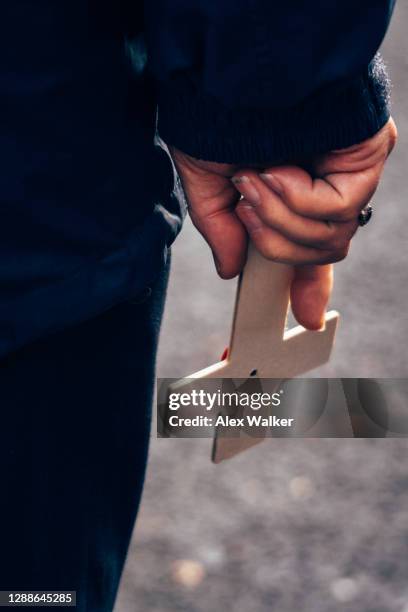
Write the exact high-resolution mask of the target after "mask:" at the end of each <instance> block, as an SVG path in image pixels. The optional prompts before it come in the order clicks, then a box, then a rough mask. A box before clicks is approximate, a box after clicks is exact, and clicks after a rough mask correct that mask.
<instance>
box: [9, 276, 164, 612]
mask: <svg viewBox="0 0 408 612" xmlns="http://www.w3.org/2000/svg"><path fill="white" fill-rule="evenodd" d="M166 284H167V269H166V270H165V271H163V272H162V274H161V275H160V277H159V278H158V280H157V281H156V282H155V284H154V285H153V287H152V293H151V295H150V297H148V296H146V294H145V293H144V294H142V295H141V296H138V298H137V299H136V300H135V301H134V302H132V303H130V302H127V303H125V304H122V305H119V306H117V307H115V308H113V309H111V310H110V311H109V312H106V313H104V314H102V315H100V316H98V317H97V318H95V319H93V320H91V321H87V322H85V323H82V324H81V325H78V326H77V327H76V328H71V329H67V330H65V331H63V332H61V333H58V334H54V335H52V336H49V337H48V338H45V339H43V340H42V341H39V342H37V343H35V344H32V345H30V346H27V347H25V348H24V349H22V350H20V351H19V352H17V353H15V354H13V355H10V356H9V357H8V358H6V359H4V360H2V361H1V362H0V427H1V430H0V590H17V591H18V590H35V591H41V590H47V591H53V590H76V591H77V610H80V611H81V612H82V611H87V612H88V611H92V612H103V611H108V610H111V609H112V607H113V604H114V600H115V595H116V591H117V587H118V583H119V579H120V575H121V572H122V569H123V565H124V561H125V557H126V552H127V548H128V544H129V539H130V536H131V533H132V528H133V525H134V521H135V518H136V513H137V510H138V506H139V501H140V497H141V492H142V487H143V480H144V473H145V465H146V455H147V448H148V439H149V435H150V421H151V402H152V393H153V383H154V363H155V355H156V346H157V338H158V332H159V327H160V321H161V317H162V310H163V302H164V295H165V289H166ZM21 609H23V608H21ZM41 609H42V608H41ZM44 609H49V608H44ZM135 609H137V605H136V603H135Z"/></svg>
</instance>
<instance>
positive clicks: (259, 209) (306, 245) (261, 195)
mask: <svg viewBox="0 0 408 612" xmlns="http://www.w3.org/2000/svg"><path fill="white" fill-rule="evenodd" d="M396 138H397V132H396V128H395V124H394V122H393V121H392V119H390V120H389V121H388V123H387V124H386V125H385V126H384V127H383V128H382V129H381V130H380V131H379V132H378V133H377V134H375V135H374V136H373V137H372V138H370V139H368V140H366V141H364V142H362V143H359V144H357V145H354V146H352V147H349V148H347V149H342V150H338V151H333V152H331V153H328V154H327V155H324V156H321V157H320V158H318V159H314V160H307V161H308V165H307V167H308V171H306V170H305V169H304V167H302V166H301V165H290V166H289V165H288V166H276V167H273V168H268V169H266V170H263V171H262V172H261V174H259V173H258V171H256V170H254V169H251V168H249V169H248V168H247V169H240V168H238V167H237V166H233V165H229V164H216V163H213V162H205V161H201V160H196V159H194V158H191V157H189V156H188V155H185V154H184V153H182V152H180V151H178V150H176V149H172V151H171V152H172V156H173V159H174V161H175V164H176V166H177V169H178V171H179V174H180V178H181V181H182V184H183V188H184V191H185V194H186V197H187V201H188V204H189V212H190V216H191V219H192V221H193V223H194V225H195V226H196V227H197V229H198V230H199V231H200V232H201V234H202V235H203V236H204V238H205V240H206V241H207V242H208V244H209V245H210V247H211V249H212V252H213V255H214V260H215V264H216V267H217V270H218V273H219V274H220V276H221V277H222V278H232V277H233V276H235V275H236V274H238V273H239V272H240V271H241V269H242V267H243V266H244V263H245V257H246V243H247V234H249V235H250V237H251V240H252V241H253V242H254V244H255V246H256V247H257V248H258V249H259V251H260V252H261V253H262V254H263V255H264V256H265V257H267V258H269V259H273V260H275V261H278V262H284V263H291V264H294V265H295V266H296V267H295V275H294V280H293V283H292V287H291V303H292V310H293V312H294V315H295V317H296V319H297V320H298V321H299V323H301V324H302V325H304V326H305V327H307V328H309V329H319V328H320V327H321V326H322V324H323V321H324V313H325V309H326V305H327V302H328V300H329V297H330V293H331V289H332V278H333V275H332V266H331V265H327V264H330V263H331V262H335V261H340V260H341V259H343V258H344V257H345V256H346V255H347V252H348V249H349V245H350V240H351V238H352V236H353V235H354V233H355V232H356V230H357V228H358V222H357V217H358V214H359V212H360V210H361V209H362V208H363V207H364V206H365V205H366V204H367V203H368V202H369V200H370V199H371V197H372V195H373V194H374V192H375V190H376V188H377V185H378V182H379V180H380V177H381V173H382V170H383V167H384V164H385V161H386V159H387V157H388V155H389V153H390V152H391V150H392V149H393V147H394V145H395V142H396ZM231 178H232V179H233V180H232V181H231V180H230V179H231ZM237 190H238V191H237ZM240 196H242V198H241V199H240V200H239V197H240ZM322 264H326V265H322Z"/></svg>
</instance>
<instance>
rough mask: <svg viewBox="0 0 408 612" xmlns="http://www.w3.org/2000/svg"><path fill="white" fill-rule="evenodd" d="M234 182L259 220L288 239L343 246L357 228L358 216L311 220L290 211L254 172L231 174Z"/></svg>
mask: <svg viewBox="0 0 408 612" xmlns="http://www.w3.org/2000/svg"><path fill="white" fill-rule="evenodd" d="M232 180H233V183H234V185H235V187H236V189H238V191H239V192H240V193H241V195H243V196H244V198H245V199H246V200H248V201H249V202H250V203H251V204H253V205H254V208H255V210H256V213H257V215H258V216H259V217H260V218H261V219H262V221H263V222H264V223H265V224H266V225H268V226H270V227H272V228H274V229H276V230H278V232H279V233H281V234H283V235H284V236H286V238H288V239H289V240H291V241H293V242H296V243H298V244H302V245H305V246H311V247H315V248H318V249H326V250H333V249H338V248H342V247H345V246H346V245H347V244H348V242H349V241H350V240H351V238H352V237H353V235H354V234H355V232H356V231H357V229H358V221H357V219H353V220H352V221H347V222H344V223H334V222H326V221H321V220H318V219H310V218H307V217H303V216H301V215H298V214H297V213H295V212H293V210H291V209H290V208H288V206H286V204H285V203H284V202H283V199H282V197H281V196H279V195H278V194H277V193H276V192H275V191H273V190H272V189H270V188H269V187H268V185H266V183H265V181H263V180H262V179H260V178H259V176H258V175H257V173H256V172H252V171H250V170H247V171H245V175H238V176H234V178H233V179H232Z"/></svg>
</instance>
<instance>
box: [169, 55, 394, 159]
mask: <svg viewBox="0 0 408 612" xmlns="http://www.w3.org/2000/svg"><path fill="white" fill-rule="evenodd" d="M389 99H390V82H389V79H388V76H387V72H386V69H385V66H384V63H383V61H382V59H381V57H380V56H379V54H377V55H376V56H375V58H374V59H373V60H372V62H371V63H370V64H369V65H368V66H367V68H365V69H364V70H363V71H362V72H361V73H360V74H359V75H357V76H355V77H353V78H351V79H349V80H347V81H343V82H341V83H336V84H335V85H333V86H330V87H327V88H325V89H322V90H320V91H319V92H316V93H315V94H313V95H312V96H310V97H308V98H307V99H306V100H304V101H303V102H302V104H300V105H298V106H296V107H294V108H284V109H283V108H270V109H229V108H226V107H224V106H222V104H221V103H219V102H218V101H217V100H215V99H214V98H213V97H210V96H206V95H203V94H202V93H200V92H198V91H197V89H196V88H195V87H194V85H193V84H191V83H189V82H188V81H187V80H186V79H184V80H182V79H181V78H180V79H179V80H178V81H177V82H175V81H174V82H173V83H172V85H166V86H165V87H163V88H162V89H161V90H160V91H159V93H158V103H159V110H158V130H159V133H160V136H161V138H162V139H163V140H164V141H165V142H166V143H167V144H168V145H173V146H175V147H177V148H178V149H180V150H181V151H184V152H185V153H188V154H189V155H191V156H193V157H195V158H197V159H203V160H208V161H215V162H225V163H234V164H242V165H245V164H257V165H263V166H266V165H269V164H270V165H273V164H277V163H283V162H286V161H289V160H294V159H298V158H299V157H304V156H306V157H309V156H312V155H316V154H320V153H326V152H328V151H331V150H333V149H341V148H345V147H348V146H351V145H353V144H356V143H358V142H361V141H363V140H365V139H367V138H369V137H370V136H373V135H374V134H375V133H376V132H378V130H379V129H381V127H382V126H383V125H384V124H385V123H386V122H387V120H388V118H389V116H390V109H389Z"/></svg>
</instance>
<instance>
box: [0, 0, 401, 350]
mask: <svg viewBox="0 0 408 612" xmlns="http://www.w3.org/2000/svg"><path fill="white" fill-rule="evenodd" d="M392 8H393V2H392V0H359V1H358V2H355V1H354V0H342V1H334V0H315V1H313V0H309V1H308V2H306V1H305V0H303V1H302V0H291V1H288V2H279V1H278V0H276V1H274V0H269V1H267V0H251V2H247V1H244V0H151V1H148V0H146V2H145V3H143V2H141V1H138V0H132V1H131V0H122V1H120V0H99V1H98V0H57V1H56V0H36V1H34V0H3V2H1V5H0V50H1V53H0V159H1V171H0V355H4V354H6V353H8V352H9V351H11V350H14V349H15V348H17V347H18V346H21V345H22V344H24V343H27V342H29V341H31V340H33V339H35V338H38V337H40V336H41V335H43V334H45V333H49V332H51V331H54V330H57V329H61V328H62V327H64V326H67V325H72V324H74V323H77V322H79V321H82V320H85V319H87V318H89V317H91V316H93V315H95V314H97V313H99V312H101V311H103V310H106V309H108V308H109V307H110V306H112V305H114V304H116V303H118V302H121V301H123V300H126V299H129V298H131V297H132V296H135V295H137V294H138V293H139V292H140V291H142V289H143V288H144V287H145V286H146V285H147V284H149V283H151V282H152V281H153V279H154V278H155V277H156V276H157V273H158V271H159V270H160V268H161V267H162V265H163V262H164V260H165V259H166V253H167V249H168V247H169V245H170V244H171V242H172V241H173V240H174V238H175V236H176V234H177V232H178V231H179V229H180V225H181V217H182V205H181V204H180V203H179V199H178V198H177V197H176V195H177V193H176V190H175V189H174V186H175V184H177V183H176V182H175V180H174V173H173V168H172V165H171V163H170V161H169V159H168V157H167V154H166V153H165V152H164V150H163V148H161V147H160V146H158V145H157V144H155V142H154V137H155V131H156V111H157V107H158V130H159V133H160V135H161V137H162V138H163V139H164V140H165V141H166V142H168V143H169V144H173V145H176V146H178V147H179V148H180V149H183V150H185V151H186V152H188V153H190V154H192V155H194V156H197V157H201V158H204V159H211V160H214V161H230V162H236V163H242V164H244V163H246V162H251V163H258V164H260V165H262V164H266V163H279V162H280V161H282V160H285V159H288V158H291V157H293V156H298V155H299V154H302V155H303V154H305V155H312V154H315V153H317V152H322V151H327V150H329V149H332V148H336V147H342V146H347V145H349V144H352V143H355V142H358V141H360V140H363V139H364V138H366V137H368V136H370V135H372V134H374V133H375V132H376V131H377V130H378V129H379V128H380V127H381V126H382V125H383V124H384V123H385V121H386V120H387V118H388V116H389V115H388V114H389V111H388V84H387V78H386V75H385V72H384V69H383V67H382V64H381V61H380V60H379V59H375V60H373V57H374V55H375V53H376V51H377V49H378V47H379V45H380V43H381V40H382V38H383V36H384V34H385V31H386V29H387V26H388V22H389V18H390V15H391V12H392Z"/></svg>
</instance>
